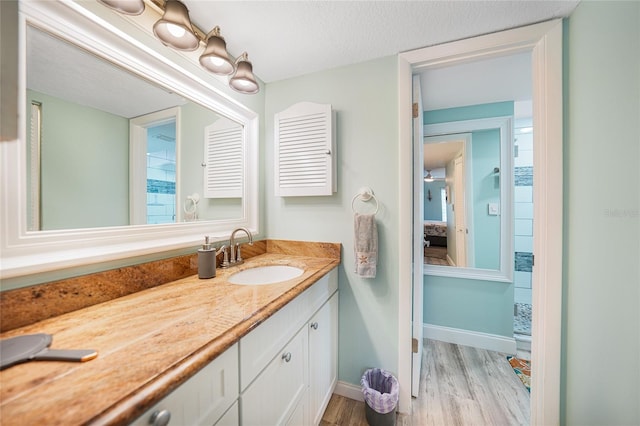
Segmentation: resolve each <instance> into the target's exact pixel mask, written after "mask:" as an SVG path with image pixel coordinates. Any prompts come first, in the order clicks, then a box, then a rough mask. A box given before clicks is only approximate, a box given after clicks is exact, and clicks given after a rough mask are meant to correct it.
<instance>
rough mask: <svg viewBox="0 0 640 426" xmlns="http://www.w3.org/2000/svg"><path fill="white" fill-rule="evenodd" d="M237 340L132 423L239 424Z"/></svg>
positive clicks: (208, 425) (157, 424)
mask: <svg viewBox="0 0 640 426" xmlns="http://www.w3.org/2000/svg"><path fill="white" fill-rule="evenodd" d="M237 399H238V344H237V343H236V344H235V345H233V346H232V347H230V348H229V349H227V350H226V351H225V352H224V353H222V355H220V356H218V357H217V358H216V359H215V360H213V361H212V362H211V363H209V364H208V365H207V366H206V367H204V368H203V369H202V370H200V371H199V372H198V373H196V374H195V375H194V376H193V377H191V378H190V379H189V380H187V381H186V382H184V383H183V384H182V385H180V387H178V388H177V389H175V390H174V391H173V392H171V393H170V394H169V395H167V396H166V397H165V398H164V399H162V400H161V401H160V402H158V403H157V404H156V405H155V406H153V407H152V408H150V409H149V410H148V411H147V412H146V413H145V414H143V415H142V416H140V417H138V419H136V420H135V421H134V422H133V423H132V425H135V426H142V425H145V426H149V425H154V426H161V425H167V424H168V425H176V426H182V425H207V426H211V425H220V426H231V425H237V424H238V404H237Z"/></svg>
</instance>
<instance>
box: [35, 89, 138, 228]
mask: <svg viewBox="0 0 640 426" xmlns="http://www.w3.org/2000/svg"><path fill="white" fill-rule="evenodd" d="M32 100H36V101H39V102H41V103H42V146H41V157H42V162H41V182H42V187H41V193H42V196H41V197H42V198H41V205H42V211H41V216H42V219H41V227H42V228H43V229H47V230H51V229H73V228H92V227H98V226H117V225H128V224H129V121H128V120H127V119H124V118H122V117H118V116H116V115H113V114H109V113H106V112H103V111H100V110H97V109H94V108H89V107H86V106H83V105H78V104H74V103H70V102H66V101H63V100H62V99H59V98H55V97H52V96H48V95H45V94H42V93H38V92H33V91H28V93H27V108H29V106H30V105H31V101H32ZM80 177H82V178H81V179H80Z"/></svg>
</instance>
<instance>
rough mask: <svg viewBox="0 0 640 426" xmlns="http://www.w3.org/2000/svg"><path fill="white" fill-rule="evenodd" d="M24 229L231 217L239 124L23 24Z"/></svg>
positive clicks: (235, 205) (238, 177)
mask: <svg viewBox="0 0 640 426" xmlns="http://www.w3.org/2000/svg"><path fill="white" fill-rule="evenodd" d="M26 34H27V37H26V41H27V43H26V48H27V51H26V52H27V54H26V59H27V65H26V69H27V79H26V83H27V102H26V107H27V111H26V112H27V115H26V116H27V120H26V124H27V127H28V129H27V132H26V134H27V135H28V139H29V144H28V146H29V149H28V150H27V162H28V170H29V172H28V176H27V179H28V183H27V188H28V194H27V204H28V206H27V214H28V215H29V218H28V226H29V228H28V229H29V230H30V231H36V230H64V229H78V228H97V227H111V226H126V225H141V224H162V223H175V222H185V221H195V220H218V219H234V218H240V217H242V214H243V205H242V203H243V195H244V194H243V191H242V188H243V181H242V179H243V176H244V173H243V171H244V170H243V164H244V163H243V159H242V153H243V143H244V139H243V137H244V132H243V126H242V125H241V124H240V123H237V122H234V121H231V120H229V119H227V118H225V117H221V116H220V115H219V114H216V113H215V112H213V111H212V110H210V109H208V108H205V107H203V106H201V105H199V104H197V103H195V102H191V101H189V100H186V99H184V98H183V97H182V96H180V95H178V94H176V93H174V92H172V91H169V90H166V89H164V88H162V87H161V86H160V85H158V84H154V83H151V82H149V81H148V80H145V79H143V78H141V77H139V76H137V75H134V74H133V73H131V72H129V71H126V70H124V69H122V68H119V67H117V66H116V65H114V64H112V63H110V62H107V61H106V60H104V59H102V58H99V57H97V56H95V55H93V54H91V53H89V52H87V51H85V50H83V49H81V48H79V47H77V46H75V45H72V44H71V43H68V42H66V41H63V40H61V39H59V38H56V37H54V36H52V35H50V34H48V33H46V32H44V31H42V30H40V29H38V28H36V27H34V26H31V25H28V26H27V30H26Z"/></svg>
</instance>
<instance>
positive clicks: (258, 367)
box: [0, 243, 340, 425]
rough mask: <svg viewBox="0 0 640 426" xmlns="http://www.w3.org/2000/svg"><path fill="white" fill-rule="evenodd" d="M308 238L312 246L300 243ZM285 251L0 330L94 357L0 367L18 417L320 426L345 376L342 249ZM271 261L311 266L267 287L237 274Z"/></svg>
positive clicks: (11, 416) (6, 417) (10, 412)
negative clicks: (340, 327) (340, 342)
mask: <svg viewBox="0 0 640 426" xmlns="http://www.w3.org/2000/svg"><path fill="white" fill-rule="evenodd" d="M302 244H304V243H302ZM327 246H330V250H327V251H325V252H324V253H313V254H310V253H309V252H304V250H303V251H302V252H303V254H304V255H299V254H298V255H296V254H291V253H290V252H287V250H279V251H278V252H269V251H268V250H267V252H266V253H264V254H260V255H258V256H255V257H252V258H251V259H249V260H247V261H246V262H245V263H244V264H243V265H240V266H236V267H234V268H229V269H218V273H217V276H216V277H215V278H213V279H209V280H201V279H198V277H197V275H195V276H190V277H187V278H184V279H180V280H177V281H173V282H170V283H167V284H163V285H159V286H156V287H153V288H150V289H147V290H144V291H140V292H137V293H134V294H130V295H128V296H124V297H120V298H116V299H113V300H110V301H107V302H104V303H100V304H97V305H94V306H89V307H87V308H84V309H80V310H77V311H74V312H70V313H67V314H64V315H60V316H57V317H54V318H50V319H46V320H43V321H39V322H36V323H34V324H31V325H28V326H24V327H21V328H17V329H14V330H11V331H8V332H5V333H3V334H2V335H0V337H1V338H3V339H4V338H7V337H13V336H17V335H23V334H31V333H49V334H52V335H53V344H52V346H51V347H52V348H54V349H55V348H60V349H62V348H74V349H75V348H77V349H80V348H90V349H95V350H97V351H98V353H99V355H98V357H97V358H96V359H94V360H92V361H88V362H85V363H73V362H60V361H32V362H27V363H24V364H20V365H16V366H13V367H10V368H8V369H5V370H3V371H1V372H0V384H1V386H0V396H1V398H0V400H1V402H0V412H1V414H2V423H3V425H10V424H65V425H72V424H136V425H144V424H154V421H155V422H157V423H155V424H166V423H163V422H164V421H165V420H166V419H167V417H168V416H169V415H170V420H169V423H168V424H176V425H183V424H185V425H186V424H219V425H240V424H256V423H260V424H296V425H300V424H317V423H318V422H319V421H320V419H321V417H322V413H323V411H324V409H325V408H326V404H327V403H328V400H329V398H330V397H331V393H332V392H333V388H334V386H335V383H336V373H337V313H338V279H337V265H338V264H339V262H340V246H339V245H337V244H335V245H333V244H332V245H327ZM265 265H288V266H294V267H297V268H300V269H302V270H303V272H302V275H300V276H299V277H296V278H293V279H289V280H285V281H282V282H276V283H272V284H266V285H242V284H232V283H230V282H229V278H230V277H231V275H233V274H236V273H237V272H239V271H242V270H244V269H251V268H255V267H259V266H265Z"/></svg>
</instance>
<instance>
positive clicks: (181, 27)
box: [0, 0, 260, 95]
mask: <svg viewBox="0 0 640 426" xmlns="http://www.w3.org/2000/svg"><path fill="white" fill-rule="evenodd" d="M0 1H2V0H0ZM98 1H100V3H102V4H104V5H105V6H108V7H110V8H111V9H114V10H116V11H118V12H120V13H124V14H127V15H140V14H141V13H142V12H143V11H144V9H145V2H146V3H148V4H149V5H151V6H153V7H152V9H155V10H156V11H158V10H159V11H160V13H162V14H163V15H162V18H160V19H159V20H158V21H157V22H156V23H155V24H154V25H153V34H155V36H156V37H157V38H158V39H159V40H160V41H161V42H162V43H163V44H164V45H166V46H170V47H173V48H174V49H178V50H186V51H194V50H196V49H198V47H200V42H203V44H204V45H205V48H204V52H202V55H200V59H199V60H200V65H202V67H203V68H205V69H207V70H209V71H211V72H212V73H214V74H218V75H230V76H231V78H230V79H229V87H231V88H232V89H233V90H235V91H236V92H239V93H244V94H248V95H251V94H254V93H258V92H259V91H260V85H259V84H258V81H257V80H256V78H255V76H254V75H253V66H252V65H251V62H249V59H248V55H247V52H244V53H243V54H242V55H240V57H238V58H237V59H236V60H235V62H234V61H233V58H232V57H231V56H230V55H229V52H227V43H226V42H225V40H224V37H222V36H221V35H220V27H218V26H216V27H214V28H213V29H212V30H211V31H210V32H209V34H207V35H206V36H205V35H204V32H203V31H201V30H200V29H199V28H197V27H195V26H194V25H193V24H192V23H191V19H190V18H189V10H188V9H187V7H186V6H185V5H184V4H183V3H182V2H180V1H179V0H164V1H163V0H98Z"/></svg>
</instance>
